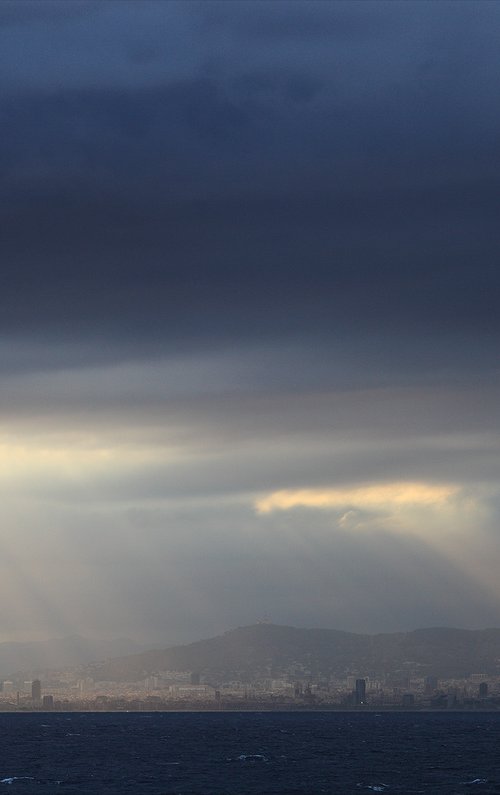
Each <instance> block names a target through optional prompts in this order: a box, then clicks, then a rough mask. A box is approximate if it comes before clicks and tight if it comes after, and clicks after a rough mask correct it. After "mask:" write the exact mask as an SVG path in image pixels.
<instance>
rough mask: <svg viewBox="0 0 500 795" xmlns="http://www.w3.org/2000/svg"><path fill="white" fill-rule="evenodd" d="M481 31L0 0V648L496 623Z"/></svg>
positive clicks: (490, 21) (495, 464)
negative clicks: (283, 628)
mask: <svg viewBox="0 0 500 795" xmlns="http://www.w3.org/2000/svg"><path fill="white" fill-rule="evenodd" d="M499 33H500V5H499V4H493V3H488V2H481V1H479V2H467V1H466V2H462V3H458V4H457V3H454V2H447V0H443V1H442V2H439V3H434V2H425V0H424V1H423V2H411V1H410V2H397V1H396V2H385V0H381V1H380V2H357V3H350V2H342V1H340V2H330V3H323V2H316V1H315V0H311V2H303V1H302V0H296V1H294V0H290V2H273V0H267V1H266V2H260V0H255V1H254V2H245V1H244V0H241V2H237V3H226V2H219V0H204V2H198V1H197V0H192V1H191V0H185V1H184V2H168V3H161V2H154V0H153V1H150V0H140V2H136V1H135V0H130V1H129V2H94V0H73V2H71V3H67V2H60V0H50V2H49V1H48V0H47V2H44V3H39V2H30V0H27V1H26V2H24V1H23V0H13V2H11V1H10V0H4V2H2V3H1V4H0V44H1V47H0V64H1V66H2V73H3V85H2V92H1V98H0V102H1V107H2V112H3V116H2V119H3V125H2V132H3V150H2V156H1V163H0V168H1V170H2V177H3V178H2V181H1V188H0V212H1V215H2V236H1V252H2V257H1V263H2V265H1V274H2V290H1V298H0V300H1V312H0V378H1V380H0V385H1V393H0V394H1V399H0V493H1V496H2V503H3V522H2V533H1V547H0V597H1V600H2V603H3V604H4V606H6V609H5V610H4V611H3V621H2V625H1V631H0V642H2V641H4V640H10V639H16V638H21V637H23V638H30V637H31V638H32V637H35V636H36V637H65V636H67V635H72V634H79V635H83V636H89V637H117V638H120V637H131V638H134V639H137V640H138V641H141V642H144V641H145V640H146V639H148V638H151V637H161V638H164V639H165V640H166V641H167V639H168V643H169V645H173V644H178V643H183V642H186V641H191V640H196V639H198V638H200V637H210V636H214V635H217V634H219V633H221V632H224V631H227V630H228V629H230V628H232V627H235V626H239V625H245V624H252V623H255V622H256V621H257V620H259V619H262V618H265V617H269V618H271V619H272V621H273V623H277V624H287V625H295V626H312V625H315V626H318V627H327V628H328V627H331V628H338V629H345V630H346V631H353V632H368V633H370V634H375V633H378V632H382V631H384V632H391V631H404V628H408V630H409V629H410V628H415V627H430V626H457V627H467V628H483V627H488V626H489V627H494V626H497V625H499V624H500V620H499V618H498V616H499V615H500V582H499V578H498V562H499V560H500V535H499V520H500V485H499V480H498V471H499V462H500V455H499V453H500V421H499V412H498V406H499V405H500V378H499V356H498V352H499V350H500V313H499V311H498V300H499V296H500V268H499V253H500V252H499V248H500V246H499V236H498V218H499V217H500V213H499V210H500V206H499V205H500V191H499V185H500V159H499V157H498V138H499V133H500V106H499V103H498V100H497V97H496V83H497V81H496V80H495V78H496V77H498V76H499V72H500V53H499V49H498V34H499Z"/></svg>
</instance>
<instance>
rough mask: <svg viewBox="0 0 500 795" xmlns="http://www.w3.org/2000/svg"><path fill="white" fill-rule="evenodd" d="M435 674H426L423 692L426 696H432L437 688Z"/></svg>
mask: <svg viewBox="0 0 500 795" xmlns="http://www.w3.org/2000/svg"><path fill="white" fill-rule="evenodd" d="M438 684H439V683H438V678H437V676H426V677H425V680H424V692H425V695H426V696H432V694H433V693H435V692H436V690H437V689H438Z"/></svg>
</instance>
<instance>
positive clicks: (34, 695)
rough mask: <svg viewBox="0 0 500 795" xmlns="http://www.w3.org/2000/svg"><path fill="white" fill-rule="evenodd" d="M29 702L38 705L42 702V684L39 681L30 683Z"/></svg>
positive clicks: (34, 680) (35, 680)
mask: <svg viewBox="0 0 500 795" xmlns="http://www.w3.org/2000/svg"><path fill="white" fill-rule="evenodd" d="M31 700H32V701H33V702H34V703H35V704H40V702H41V700H42V683H41V682H40V680H39V679H33V681H32V683H31Z"/></svg>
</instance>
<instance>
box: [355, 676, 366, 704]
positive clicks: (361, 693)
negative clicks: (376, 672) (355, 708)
mask: <svg viewBox="0 0 500 795" xmlns="http://www.w3.org/2000/svg"><path fill="white" fill-rule="evenodd" d="M354 702H355V704H366V680H365V679H356V689H355V691H354Z"/></svg>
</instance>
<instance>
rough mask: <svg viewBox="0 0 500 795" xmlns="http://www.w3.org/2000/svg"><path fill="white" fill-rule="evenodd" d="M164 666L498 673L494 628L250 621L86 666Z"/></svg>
mask: <svg viewBox="0 0 500 795" xmlns="http://www.w3.org/2000/svg"><path fill="white" fill-rule="evenodd" d="M162 670H163V671H165V670H188V671H196V672H199V673H201V674H203V676H204V677H205V678H206V679H207V680H210V681H213V682H221V681H224V680H227V679H239V680H241V681H251V680H252V679H255V678H261V677H266V676H267V677H279V676H283V675H288V676H293V675H296V676H297V678H307V677H311V678H319V677H334V676H339V677H340V676H346V675H349V674H358V675H363V676H372V677H374V678H381V677H383V676H387V675H389V676H392V677H398V676H399V677H400V678H402V679H404V678H405V677H407V676H409V675H412V676H426V675H430V674H433V675H438V676H441V677H450V678H452V677H463V676H467V675H468V674H470V673H479V672H480V673H484V674H485V675H494V674H498V673H500V629H497V628H488V629H483V630H469V629H460V628H455V627H430V628H421V629H417V630H412V631H410V632H394V633H378V634H375V635H367V634H360V633H352V632H346V631H344V630H334V629H321V628H308V629H304V628H299V627H291V626H285V625H279V624H264V623H263V624H252V625H249V626H246V627H238V628H236V629H233V630H228V631H227V632H225V633H223V634H222V635H218V636H215V637H212V638H207V639H205V640H200V641H195V642H193V643H189V644H184V645H181V646H171V647H169V648H166V649H151V650H149V651H146V652H142V653H139V654H134V655H128V656H124V657H118V658H116V659H112V660H108V661H107V662H106V663H102V664H94V665H90V666H89V667H88V672H89V674H90V675H91V676H93V677H94V679H97V680H107V679H109V680H115V681H137V680H138V679H140V678H141V677H144V676H148V675H150V674H153V673H157V672H159V671H162Z"/></svg>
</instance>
